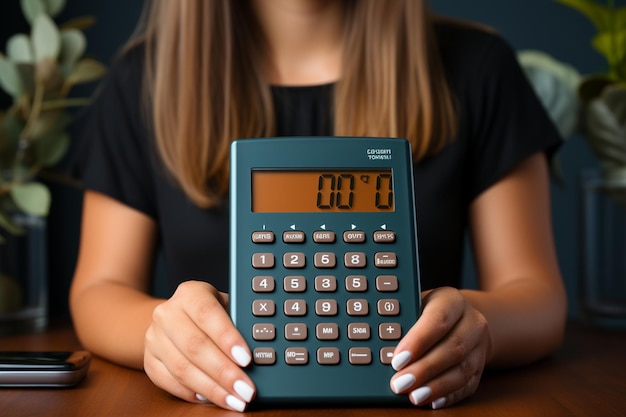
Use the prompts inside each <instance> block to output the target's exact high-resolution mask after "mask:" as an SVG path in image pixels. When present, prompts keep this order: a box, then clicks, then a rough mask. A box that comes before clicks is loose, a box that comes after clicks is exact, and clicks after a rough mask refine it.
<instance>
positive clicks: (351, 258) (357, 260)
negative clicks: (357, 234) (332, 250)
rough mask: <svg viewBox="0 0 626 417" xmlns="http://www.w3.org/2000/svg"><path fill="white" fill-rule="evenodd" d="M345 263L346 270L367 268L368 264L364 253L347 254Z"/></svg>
mask: <svg viewBox="0 0 626 417" xmlns="http://www.w3.org/2000/svg"><path fill="white" fill-rule="evenodd" d="M343 262H344V265H345V266H346V268H365V264H366V263H367V262H366V260H365V253H363V252H346V254H345V255H344V256H343Z"/></svg>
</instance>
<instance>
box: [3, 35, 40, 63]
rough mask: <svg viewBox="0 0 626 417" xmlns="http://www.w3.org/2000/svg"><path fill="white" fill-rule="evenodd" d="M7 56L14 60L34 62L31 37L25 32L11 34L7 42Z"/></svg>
mask: <svg viewBox="0 0 626 417" xmlns="http://www.w3.org/2000/svg"><path fill="white" fill-rule="evenodd" d="M7 57H8V58H9V59H10V60H11V61H13V62H24V63H27V64H30V63H32V62H33V60H34V57H33V50H32V48H31V44H30V38H29V37H28V36H27V35H24V34H23V33H19V34H17V35H13V36H11V38H10V39H9V41H8V42H7Z"/></svg>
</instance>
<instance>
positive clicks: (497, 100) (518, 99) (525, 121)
mask: <svg viewBox="0 0 626 417" xmlns="http://www.w3.org/2000/svg"><path fill="white" fill-rule="evenodd" d="M489 37H490V41H489V42H487V44H486V45H485V48H484V49H483V50H482V52H481V53H480V54H479V56H478V57H477V59H476V61H475V62H478V63H479V64H478V65H477V67H476V69H475V73H473V74H471V79H470V83H471V90H472V93H471V94H470V105H469V106H468V108H469V110H468V111H469V112H470V113H471V116H470V120H472V126H471V130H472V138H471V145H470V146H471V152H472V161H471V163H472V170H473V173H474V175H473V177H472V178H473V179H472V183H471V190H470V193H471V198H475V197H476V196H478V195H479V194H480V193H481V192H483V191H484V190H486V189H487V188H489V187H490V186H491V185H493V184H494V183H496V182H497V181H498V180H500V179H501V178H503V177H504V176H505V175H506V174H507V173H508V172H509V171H510V170H511V169H513V168H514V167H515V166H516V165H517V164H519V163H520V162H522V161H523V160H524V159H526V158H528V157H529V156H531V155H532V154H535V153H537V152H542V151H543V152H545V153H546V154H547V155H548V157H550V155H551V154H552V153H553V152H555V151H556V149H557V148H558V146H559V145H560V144H561V142H562V138H561V136H560V134H559V133H558V131H557V129H556V128H555V126H554V124H553V122H552V121H551V120H550V118H549V116H548V115H547V112H546V111H545V109H544V108H543V106H542V104H541V102H540V101H539V99H538V98H537V96H536V94H535V92H534V90H533V89H532V87H531V86H530V84H529V82H528V80H527V79H526V77H525V75H524V73H523V71H522V69H521V68H520V66H519V64H518V61H517V59H516V57H515V53H514V52H513V50H512V48H511V47H510V46H509V45H508V44H507V43H506V42H505V41H504V40H503V39H502V38H501V37H499V36H497V35H489Z"/></svg>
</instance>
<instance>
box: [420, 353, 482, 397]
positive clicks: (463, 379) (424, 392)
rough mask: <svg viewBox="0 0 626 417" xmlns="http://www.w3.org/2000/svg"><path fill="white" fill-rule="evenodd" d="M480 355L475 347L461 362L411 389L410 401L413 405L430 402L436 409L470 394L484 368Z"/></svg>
mask: <svg viewBox="0 0 626 417" xmlns="http://www.w3.org/2000/svg"><path fill="white" fill-rule="evenodd" d="M482 357H483V353H482V351H481V349H476V350H475V351H473V352H472V353H471V354H470V355H469V356H468V357H467V359H466V360H464V361H463V362H462V363H460V364H458V365H456V366H454V367H452V368H450V369H448V370H446V371H445V372H443V373H441V374H440V375H438V376H437V377H436V378H434V379H433V380H431V381H429V382H428V384H427V385H423V386H421V387H420V388H417V389H415V390H413V391H411V392H410V393H409V399H410V401H411V402H412V403H413V404H415V405H424V404H427V403H430V405H431V407H432V408H433V409H437V408H442V407H445V406H450V405H452V404H454V403H456V402H458V401H461V400H462V399H464V398H467V397H469V396H471V395H472V394H473V393H474V392H475V391H476V389H477V388H478V384H479V382H480V378H481V376H482V372H483V369H484V367H483V365H482V363H484V362H483V358H482Z"/></svg>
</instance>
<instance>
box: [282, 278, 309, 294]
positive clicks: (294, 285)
mask: <svg viewBox="0 0 626 417" xmlns="http://www.w3.org/2000/svg"><path fill="white" fill-rule="evenodd" d="M283 289H284V290H285V292H303V291H304V290H306V279H305V278H304V277H303V276H291V275H290V276H286V277H285V279H284V280H283Z"/></svg>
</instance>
